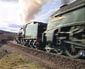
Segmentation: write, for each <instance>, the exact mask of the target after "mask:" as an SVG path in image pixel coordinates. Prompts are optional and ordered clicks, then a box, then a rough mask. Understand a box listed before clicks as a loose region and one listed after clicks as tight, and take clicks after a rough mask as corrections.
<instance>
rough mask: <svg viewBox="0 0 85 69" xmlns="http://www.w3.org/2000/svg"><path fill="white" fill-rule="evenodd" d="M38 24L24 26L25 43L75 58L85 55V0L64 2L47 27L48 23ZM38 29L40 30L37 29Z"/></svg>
mask: <svg viewBox="0 0 85 69" xmlns="http://www.w3.org/2000/svg"><path fill="white" fill-rule="evenodd" d="M38 24H39V23H35V24H34V25H36V26H34V25H33V26H32V27H31V23H30V24H27V25H26V27H24V29H23V31H24V35H23V36H24V37H23V42H24V45H26V46H27V45H28V46H30V47H33V48H41V49H42V48H43V49H45V50H46V51H47V52H54V53H56V54H63V53H66V54H67V55H69V56H70V57H73V58H77V57H80V56H81V55H85V2H84V0H76V1H75V2H73V3H71V4H63V6H61V7H60V9H59V10H58V11H56V12H55V13H54V14H53V15H52V16H51V17H50V19H49V22H48V25H47V28H46V24H40V27H38ZM37 28H38V29H37ZM36 29H37V30H38V31H35V30H36ZM27 35H29V36H27ZM37 35H38V37H37ZM29 37H30V39H29ZM35 37H37V38H35ZM28 39H29V40H28ZM37 41H38V42H37ZM23 42H21V43H23Z"/></svg>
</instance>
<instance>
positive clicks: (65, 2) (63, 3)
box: [61, 0, 70, 8]
mask: <svg viewBox="0 0 85 69" xmlns="http://www.w3.org/2000/svg"><path fill="white" fill-rule="evenodd" d="M69 1H70V0H61V8H62V7H64V6H67V5H68V3H69Z"/></svg>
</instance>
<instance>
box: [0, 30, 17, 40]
mask: <svg viewBox="0 0 85 69" xmlns="http://www.w3.org/2000/svg"><path fill="white" fill-rule="evenodd" d="M15 37H16V33H13V32H8V31H3V30H0V40H2V39H11V38H15Z"/></svg>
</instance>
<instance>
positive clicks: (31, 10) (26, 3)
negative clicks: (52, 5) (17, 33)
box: [19, 0, 48, 23]
mask: <svg viewBox="0 0 85 69" xmlns="http://www.w3.org/2000/svg"><path fill="white" fill-rule="evenodd" d="M47 1H48V0H19V4H20V7H21V11H22V12H21V15H20V17H21V20H22V21H23V22H24V23H27V22H29V21H30V20H32V19H33V18H34V15H35V14H37V13H38V12H39V11H40V10H41V7H42V6H43V5H44V4H46V3H47Z"/></svg>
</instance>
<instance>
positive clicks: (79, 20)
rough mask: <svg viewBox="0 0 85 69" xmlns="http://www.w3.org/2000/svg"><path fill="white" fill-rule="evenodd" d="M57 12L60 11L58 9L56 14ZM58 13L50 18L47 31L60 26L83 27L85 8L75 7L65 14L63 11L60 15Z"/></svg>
mask: <svg viewBox="0 0 85 69" xmlns="http://www.w3.org/2000/svg"><path fill="white" fill-rule="evenodd" d="M71 9H72V8H71ZM67 10H68V9H67ZM67 10H66V11H67ZM59 11H61V10H60V9H59V10H58V12H59ZM58 12H56V13H55V14H54V15H53V16H51V18H50V20H49V23H48V27H47V30H50V29H53V28H55V27H62V26H70V25H80V24H84V25H85V6H82V7H80V8H78V7H75V9H74V10H73V9H72V10H70V11H69V12H66V13H62V12H63V11H62V12H61V13H58Z"/></svg>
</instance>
